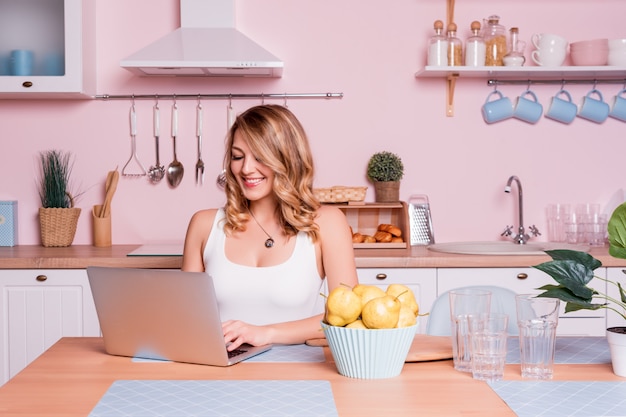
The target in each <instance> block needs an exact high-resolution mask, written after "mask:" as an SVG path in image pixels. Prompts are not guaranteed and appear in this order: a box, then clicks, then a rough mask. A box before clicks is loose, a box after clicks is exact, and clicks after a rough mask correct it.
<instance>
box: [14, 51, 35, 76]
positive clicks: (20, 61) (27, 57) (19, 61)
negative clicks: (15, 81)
mask: <svg viewBox="0 0 626 417" xmlns="http://www.w3.org/2000/svg"><path fill="white" fill-rule="evenodd" d="M33 62H34V54H33V51H31V50H29V49H15V50H13V51H11V58H10V70H11V75H33Z"/></svg>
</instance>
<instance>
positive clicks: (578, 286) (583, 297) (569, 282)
mask: <svg viewBox="0 0 626 417" xmlns="http://www.w3.org/2000/svg"><path fill="white" fill-rule="evenodd" d="M608 234H609V254H610V255H611V256H613V257H615V258H621V259H626V203H623V204H622V205H620V206H618V207H617V208H616V209H615V210H614V211H613V214H612V215H611V219H610V220H609V224H608ZM546 253H547V254H548V255H549V256H550V257H551V258H552V260H551V261H548V262H544V263H542V264H539V265H535V266H534V268H536V269H539V270H541V271H543V272H545V273H547V274H548V275H550V276H551V277H552V278H553V279H554V280H555V281H556V282H557V283H558V285H544V286H543V287H540V288H538V289H539V290H543V291H544V292H543V293H541V294H539V295H538V296H539V297H551V298H558V299H559V300H561V301H564V302H565V303H566V304H565V313H569V312H571V311H577V310H598V309H600V308H606V309H607V310H611V311H614V312H615V313H617V314H619V315H620V316H621V317H622V318H623V319H624V325H623V326H618V327H610V328H608V329H607V331H606V336H607V341H608V343H609V346H610V349H611V360H612V362H613V372H614V373H615V374H616V375H619V376H623V377H626V292H625V291H624V288H623V286H622V284H621V283H620V282H615V281H611V280H608V279H606V278H602V277H599V276H597V275H595V272H594V271H595V270H596V269H597V268H599V267H601V266H602V262H600V261H599V260H598V259H596V258H594V257H593V256H592V255H590V254H589V253H586V252H580V251H573V250H551V251H546ZM622 272H624V273H626V270H625V271H622ZM593 278H598V279H600V280H602V281H606V283H607V285H609V286H613V287H615V288H616V289H617V293H618V294H619V298H614V297H611V296H610V295H609V294H608V293H609V291H607V293H604V292H601V291H598V290H596V289H594V288H591V287H589V286H587V284H588V283H589V282H590V281H591V280H592V279H593Z"/></svg>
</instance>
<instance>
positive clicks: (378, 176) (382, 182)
mask: <svg viewBox="0 0 626 417" xmlns="http://www.w3.org/2000/svg"><path fill="white" fill-rule="evenodd" d="M403 176H404V165H403V164H402V160H401V159H400V157H399V156H398V155H396V154H394V153H391V152H387V151H382V152H377V153H375V154H374V155H372V156H371V158H370V160H369V162H368V163H367V178H369V180H370V181H372V182H373V183H374V190H375V191H376V201H377V202H379V203H390V202H397V201H400V180H401V179H402V177H403Z"/></svg>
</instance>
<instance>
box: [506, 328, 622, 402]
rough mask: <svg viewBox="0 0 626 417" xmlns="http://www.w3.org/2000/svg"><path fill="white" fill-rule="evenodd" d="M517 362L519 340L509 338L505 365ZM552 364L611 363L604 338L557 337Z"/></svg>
mask: <svg viewBox="0 0 626 417" xmlns="http://www.w3.org/2000/svg"><path fill="white" fill-rule="evenodd" d="M519 362H520V361H519V338H517V337H510V338H509V339H508V340H507V354H506V363H519ZM554 363H560V364H575V363H580V364H591V363H611V352H610V351H609V344H608V343H607V341H606V337H557V338H556V347H555V352H554ZM624 414H626V412H625V413H624Z"/></svg>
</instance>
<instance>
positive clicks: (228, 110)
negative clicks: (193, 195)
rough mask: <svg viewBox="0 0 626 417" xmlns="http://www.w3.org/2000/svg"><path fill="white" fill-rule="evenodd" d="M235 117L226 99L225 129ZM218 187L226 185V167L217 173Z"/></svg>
mask: <svg viewBox="0 0 626 417" xmlns="http://www.w3.org/2000/svg"><path fill="white" fill-rule="evenodd" d="M236 118H237V116H236V114H235V110H234V109H233V102H232V100H231V99H229V100H228V106H226V130H227V132H228V131H230V128H231V127H233V124H234V123H235V119H236ZM215 182H216V184H217V186H218V187H220V188H221V189H224V186H225V185H226V169H225V168H223V169H222V172H220V173H219V175H218V176H217V179H216V180H215Z"/></svg>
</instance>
